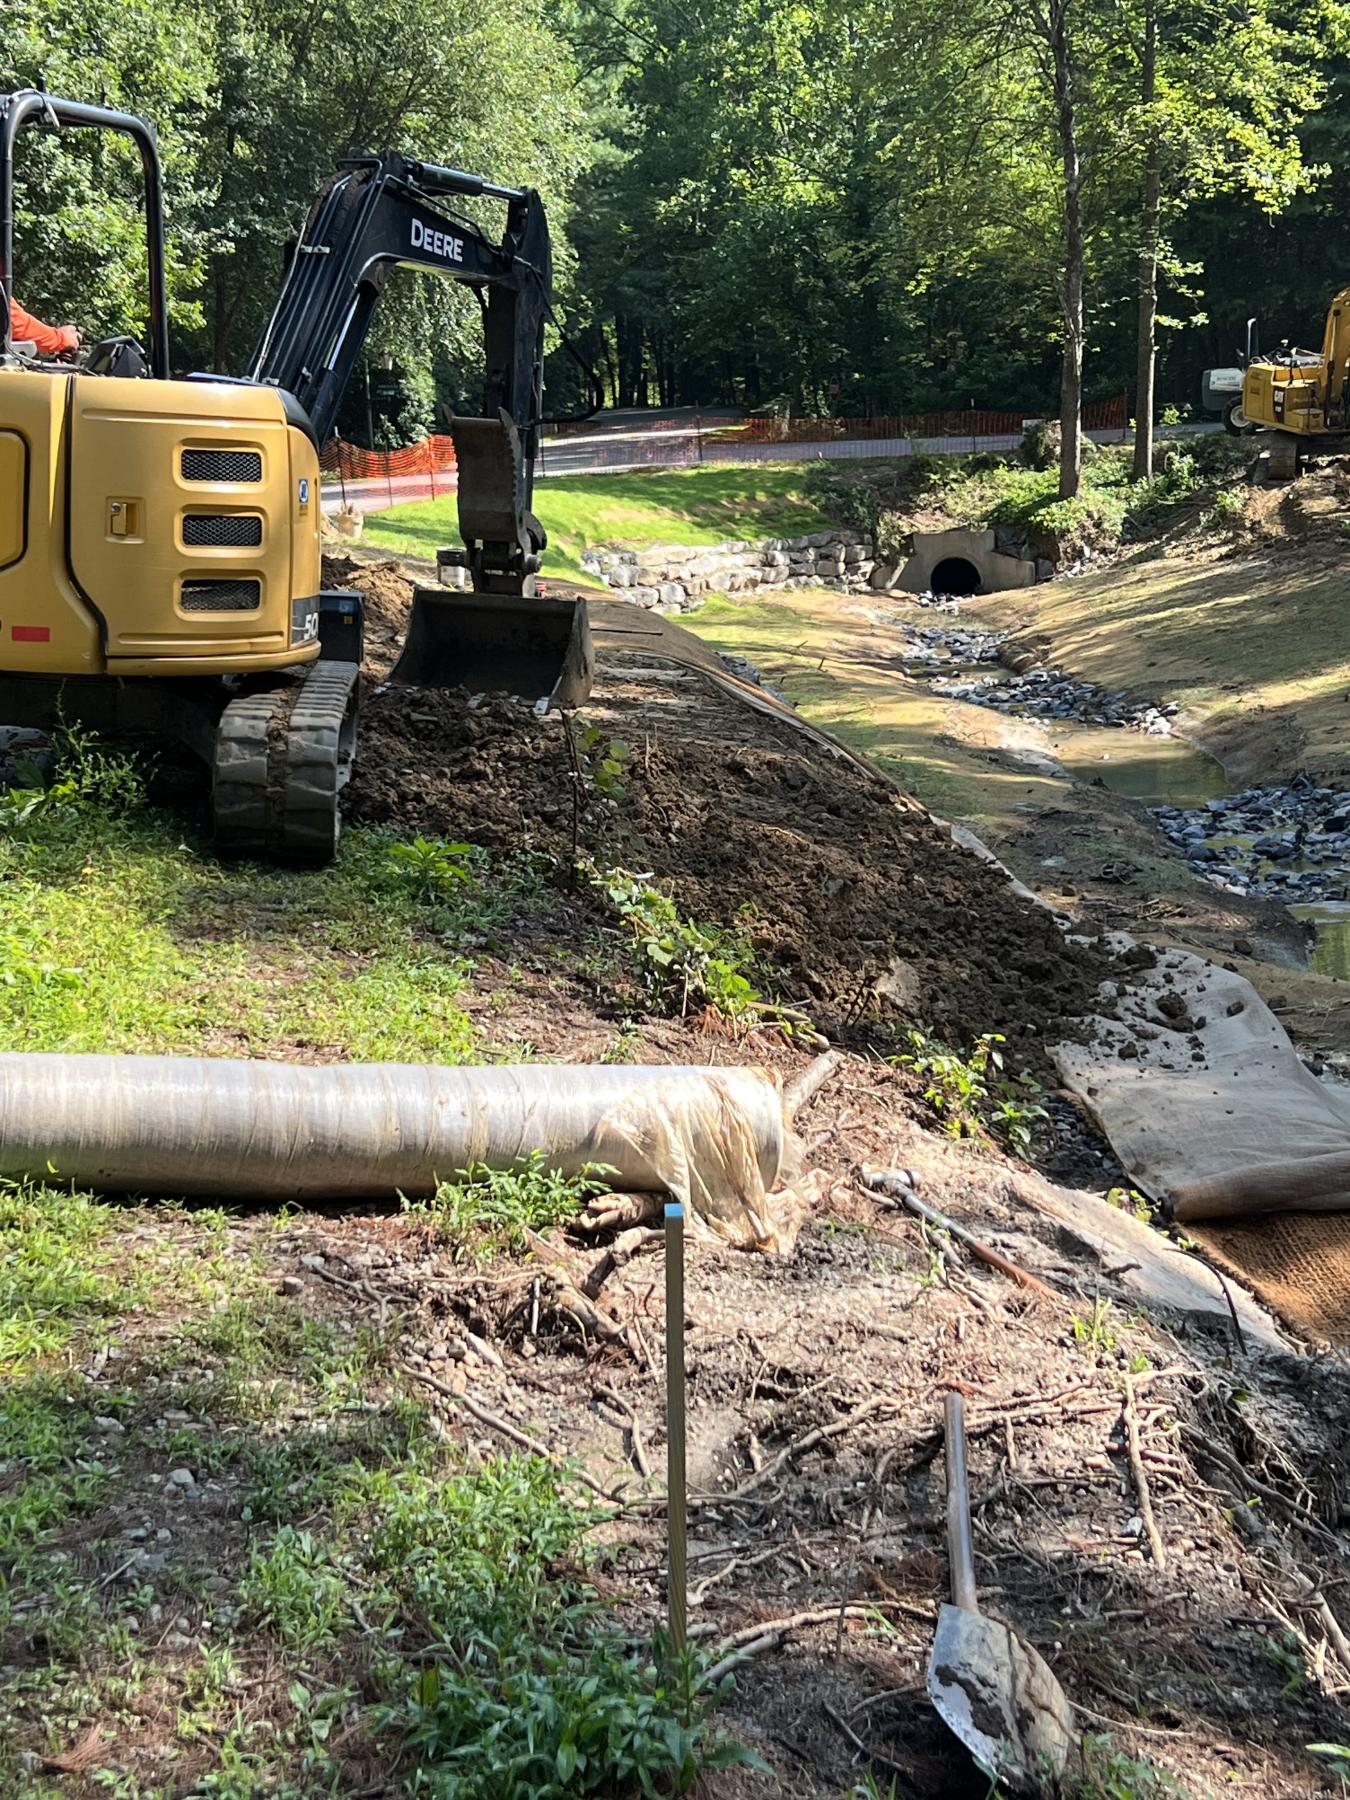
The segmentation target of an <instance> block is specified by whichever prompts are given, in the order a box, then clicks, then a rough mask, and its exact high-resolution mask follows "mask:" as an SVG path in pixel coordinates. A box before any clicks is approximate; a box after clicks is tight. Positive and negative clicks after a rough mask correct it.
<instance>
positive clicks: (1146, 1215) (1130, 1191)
mask: <svg viewBox="0 0 1350 1800" xmlns="http://www.w3.org/2000/svg"><path fill="white" fill-rule="evenodd" d="M1106 1204H1107V1205H1108V1206H1115V1207H1118V1208H1119V1209H1120V1211H1121V1212H1127V1213H1129V1215H1130V1217H1131V1218H1132V1219H1138V1220H1139V1221H1140V1222H1141V1223H1142V1224H1145V1225H1147V1224H1148V1222H1149V1220H1150V1219H1151V1218H1152V1217H1153V1209H1152V1208H1151V1207H1150V1205H1149V1203H1148V1200H1147V1199H1146V1197H1145V1196H1144V1195H1143V1194H1141V1193H1140V1192H1139V1189H1138V1188H1123V1187H1113V1188H1111V1189H1110V1191H1109V1192H1108V1193H1107V1196H1106Z"/></svg>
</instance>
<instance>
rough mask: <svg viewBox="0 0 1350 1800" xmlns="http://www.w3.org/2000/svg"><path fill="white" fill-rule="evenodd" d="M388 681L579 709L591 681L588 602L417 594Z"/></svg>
mask: <svg viewBox="0 0 1350 1800" xmlns="http://www.w3.org/2000/svg"><path fill="white" fill-rule="evenodd" d="M389 679H390V681H392V682H394V683H396V684H397V685H398V686H401V687H426V688H445V687H463V688H468V689H469V690H470V691H471V692H473V693H486V694H515V695H517V696H518V697H519V698H520V699H522V700H528V701H530V702H531V703H534V702H536V701H540V700H547V701H548V703H549V704H550V705H551V706H556V707H560V708H567V707H572V706H580V705H581V704H582V702H583V701H584V700H586V699H588V698H589V696H590V692H591V686H592V683H593V682H594V680H595V650H594V646H593V645H592V643H591V629H590V619H589V616H588V614H587V610H586V602H585V601H584V600H583V599H580V598H563V597H559V598H556V599H555V598H553V597H552V596H548V597H545V596H543V595H539V594H474V593H456V592H454V591H453V590H450V589H446V588H434V587H419V588H414V589H413V605H412V616H411V618H410V619H409V622H408V637H407V642H406V643H405V644H404V646H403V654H402V655H401V656H400V657H399V659H398V661H397V663H396V664H395V665H394V667H393V669H392V670H391V671H390V675H389Z"/></svg>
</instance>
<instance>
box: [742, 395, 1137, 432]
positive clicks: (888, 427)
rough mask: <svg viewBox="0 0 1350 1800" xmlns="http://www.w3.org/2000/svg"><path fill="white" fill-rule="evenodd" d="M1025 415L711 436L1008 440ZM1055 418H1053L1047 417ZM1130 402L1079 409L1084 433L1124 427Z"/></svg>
mask: <svg viewBox="0 0 1350 1800" xmlns="http://www.w3.org/2000/svg"><path fill="white" fill-rule="evenodd" d="M1029 416H1030V415H1029V414H1028V413H1027V412H989V411H979V410H975V409H967V410H964V411H947V412H931V413H891V414H883V415H880V416H877V417H873V418H868V419H850V418H831V419H745V420H742V421H741V422H740V423H739V424H736V425H728V426H724V427H723V428H722V429H721V430H720V431H718V432H716V433H710V434H709V436H710V437H714V438H715V439H716V440H717V441H719V442H724V443H738V442H739V443H751V444H822V443H829V442H830V441H831V440H833V439H837V438H845V439H849V440H851V441H853V440H863V441H867V440H871V439H897V438H957V437H960V438H980V437H1009V436H1015V435H1018V434H1020V433H1021V431H1022V429H1023V426H1024V425H1025V423H1026V420H1027V418H1028V417H1029ZM1047 416H1053V415H1047ZM1127 417H1128V402H1127V398H1126V396H1125V395H1124V394H1115V395H1113V396H1112V398H1111V399H1109V400H1094V401H1092V402H1091V403H1090V404H1088V405H1087V406H1085V407H1084V408H1083V426H1084V429H1085V430H1088V431H1111V430H1121V429H1123V428H1124V426H1125V424H1126V421H1127Z"/></svg>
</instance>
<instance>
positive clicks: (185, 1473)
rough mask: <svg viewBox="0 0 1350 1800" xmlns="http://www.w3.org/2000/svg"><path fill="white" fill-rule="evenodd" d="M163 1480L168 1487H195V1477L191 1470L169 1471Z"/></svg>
mask: <svg viewBox="0 0 1350 1800" xmlns="http://www.w3.org/2000/svg"><path fill="white" fill-rule="evenodd" d="M164 1479H165V1481H166V1482H167V1483H168V1484H169V1486H170V1487H176V1488H184V1489H186V1488H194V1487H196V1485H197V1477H196V1476H195V1475H194V1474H193V1473H192V1470H191V1469H170V1470H169V1472H168V1474H167V1475H166V1476H165V1477H164Z"/></svg>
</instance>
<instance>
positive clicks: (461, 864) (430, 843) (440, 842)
mask: <svg viewBox="0 0 1350 1800" xmlns="http://www.w3.org/2000/svg"><path fill="white" fill-rule="evenodd" d="M386 854H387V855H388V858H389V861H390V863H391V864H392V865H393V866H394V868H395V869H397V870H398V872H399V874H400V875H402V876H403V877H404V879H405V880H406V881H407V882H408V885H409V886H410V887H411V888H412V889H413V890H414V891H415V892H416V893H417V894H418V896H419V897H420V898H421V899H423V900H428V901H431V900H444V899H446V898H447V897H448V896H449V895H451V894H453V893H454V892H455V891H456V889H458V888H460V887H462V886H463V885H464V884H465V882H467V881H471V880H472V879H473V866H472V860H471V859H472V858H473V856H474V846H473V845H472V844H447V843H446V842H445V840H444V838H425V837H421V836H418V837H415V838H413V839H411V840H410V842H408V843H406V844H390V846H389V849H388V851H387V852H386Z"/></svg>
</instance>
